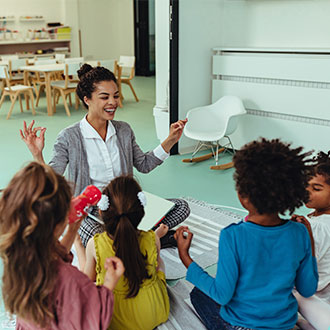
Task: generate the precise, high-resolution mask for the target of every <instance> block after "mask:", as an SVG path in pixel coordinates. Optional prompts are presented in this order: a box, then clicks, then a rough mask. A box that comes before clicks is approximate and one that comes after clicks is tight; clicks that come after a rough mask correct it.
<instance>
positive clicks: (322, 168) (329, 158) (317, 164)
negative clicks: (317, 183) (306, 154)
mask: <svg viewBox="0 0 330 330" xmlns="http://www.w3.org/2000/svg"><path fill="white" fill-rule="evenodd" d="M313 162H314V166H313V168H312V175H313V176H315V175H316V174H319V175H322V176H324V178H325V182H326V183H327V184H329V185H330V150H329V151H328V153H327V154H326V153H325V152H322V151H320V152H319V153H318V154H317V156H316V157H314V158H313Z"/></svg>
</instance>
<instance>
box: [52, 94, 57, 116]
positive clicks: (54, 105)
mask: <svg viewBox="0 0 330 330" xmlns="http://www.w3.org/2000/svg"><path fill="white" fill-rule="evenodd" d="M56 95H57V90H56V89H54V94H53V113H56Z"/></svg>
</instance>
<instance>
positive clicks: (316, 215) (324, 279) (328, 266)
mask: <svg viewBox="0 0 330 330" xmlns="http://www.w3.org/2000/svg"><path fill="white" fill-rule="evenodd" d="M314 160H315V164H314V166H313V167H312V173H311V174H312V176H311V178H310V180H309V185H308V187H307V190H308V192H309V201H308V202H307V203H306V206H307V207H308V208H311V209H314V211H313V212H312V213H310V214H309V215H308V216H307V219H306V218H305V217H303V216H299V215H293V216H292V220H294V221H297V222H300V223H303V224H304V225H305V226H306V227H307V228H311V230H312V232H313V237H314V240H315V255H316V259H317V268H318V273H319V283H318V287H317V292H316V294H315V296H313V297H311V298H308V299H306V298H304V297H301V296H300V295H299V294H298V293H296V292H295V293H294V294H295V297H296V299H297V300H298V304H299V312H300V313H301V314H302V315H303V316H304V318H305V319H306V320H308V321H309V322H310V323H311V324H312V325H313V326H314V327H315V328H317V329H319V328H322V326H323V325H324V326H323V327H325V325H327V326H329V325H330V305H329V304H330V243H329V242H330V151H329V152H328V154H326V153H324V152H320V153H319V154H318V155H317V157H316V158H315V159H314ZM319 298H321V299H322V300H323V301H322V300H320V299H319ZM325 302H327V303H328V305H325ZM298 324H299V326H300V327H301V328H302V329H304V328H305V325H304V324H305V323H304V322H303V321H302V320H299V322H298Z"/></svg>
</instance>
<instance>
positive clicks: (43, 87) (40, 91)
mask: <svg viewBox="0 0 330 330" xmlns="http://www.w3.org/2000/svg"><path fill="white" fill-rule="evenodd" d="M44 90H45V85H40V87H39V89H38V92H37V101H36V107H37V106H38V105H39V100H40V94H41V93H42V92H43V91H44Z"/></svg>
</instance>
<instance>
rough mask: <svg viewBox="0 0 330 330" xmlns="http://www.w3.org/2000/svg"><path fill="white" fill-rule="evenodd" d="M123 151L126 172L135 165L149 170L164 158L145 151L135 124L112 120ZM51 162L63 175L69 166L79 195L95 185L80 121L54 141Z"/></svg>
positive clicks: (143, 170)
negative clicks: (137, 140) (135, 129)
mask: <svg viewBox="0 0 330 330" xmlns="http://www.w3.org/2000/svg"><path fill="white" fill-rule="evenodd" d="M112 124H113V126H114V127H115V130H116V134H117V139H118V140H117V141H118V148H119V152H120V154H121V156H120V163H121V168H122V174H133V166H134V167H135V168H136V169H137V170H138V171H139V172H142V173H148V172H150V171H151V170H153V169H154V168H155V167H156V166H158V165H160V164H161V163H162V161H161V160H160V159H159V158H157V157H156V156H155V155H154V153H153V152H152V151H149V152H147V153H144V152H143V151H142V150H141V149H140V147H139V146H138V144H137V143H136V141H135V136H134V132H133V130H132V129H131V127H130V126H129V125H128V124H127V123H125V122H123V121H116V120H112ZM49 165H50V166H51V167H52V168H53V169H54V170H55V171H56V172H58V173H59V174H62V175H63V173H64V172H65V170H66V167H67V165H68V173H67V179H68V181H69V182H71V183H73V184H74V195H78V194H79V193H80V192H81V191H82V190H83V189H84V188H85V187H86V186H88V185H89V184H91V179H90V176H89V167H88V161H87V152H86V147H85V143H84V138H83V136H82V133H81V130H80V122H78V123H75V124H73V125H71V126H69V127H67V128H65V129H63V130H62V131H61V132H60V133H59V134H58V136H57V139H56V141H55V144H54V150H53V157H52V159H51V161H50V162H49Z"/></svg>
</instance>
